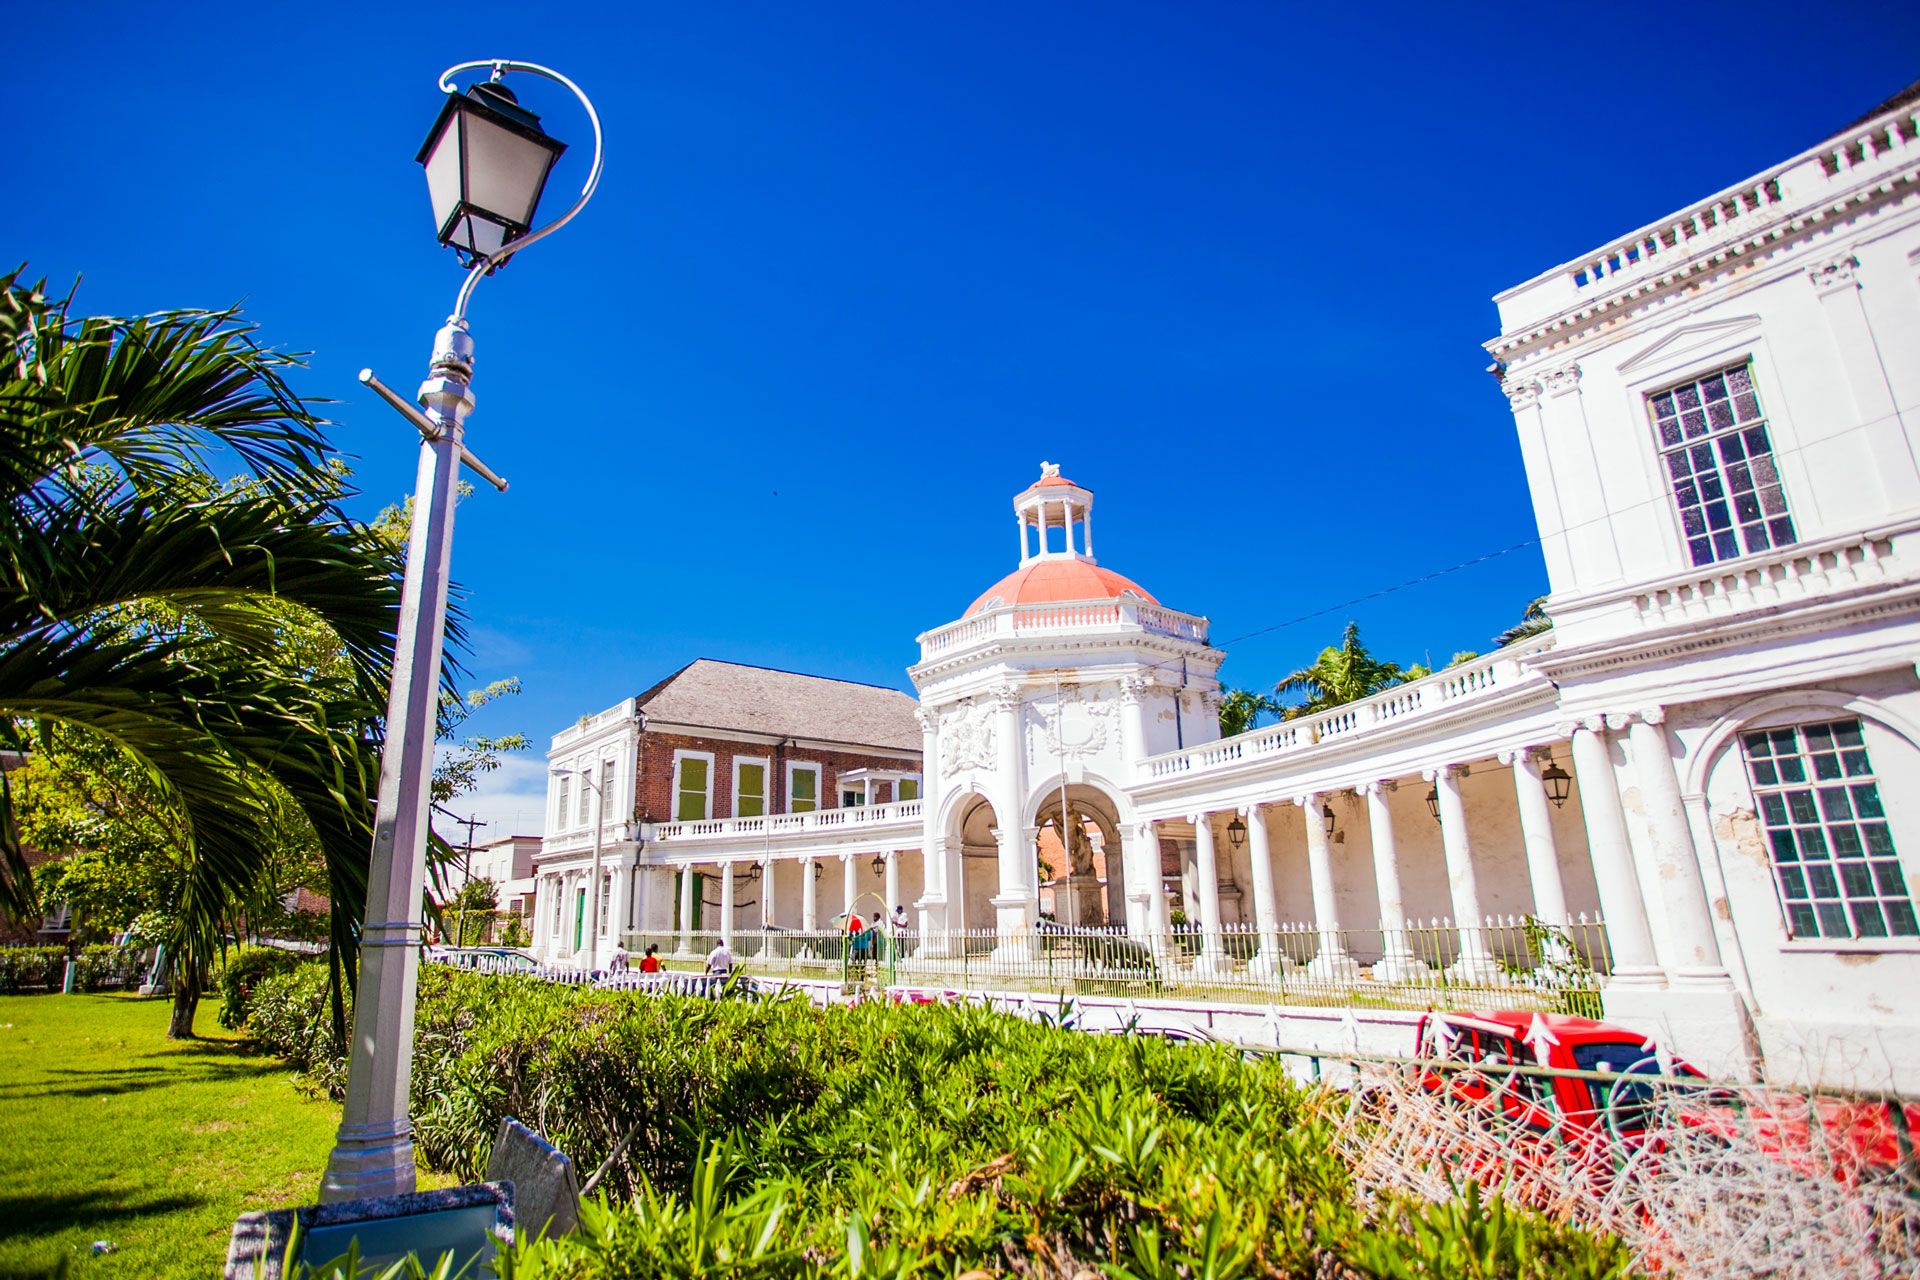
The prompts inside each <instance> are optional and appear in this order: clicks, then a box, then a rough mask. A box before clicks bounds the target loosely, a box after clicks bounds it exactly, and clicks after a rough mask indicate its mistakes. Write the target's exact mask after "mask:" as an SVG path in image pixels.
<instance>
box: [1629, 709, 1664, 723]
mask: <svg viewBox="0 0 1920 1280" xmlns="http://www.w3.org/2000/svg"><path fill="white" fill-rule="evenodd" d="M1634 714H1635V715H1637V716H1639V717H1640V718H1641V719H1642V720H1644V721H1646V722H1647V723H1648V724H1665V723H1666V720H1667V709H1666V708H1665V707H1659V706H1655V707H1641V708H1640V709H1639V710H1638V711H1636V712H1634Z"/></svg>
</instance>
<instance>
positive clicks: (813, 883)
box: [800, 858, 820, 933]
mask: <svg viewBox="0 0 1920 1280" xmlns="http://www.w3.org/2000/svg"><path fill="white" fill-rule="evenodd" d="M819 928H820V879H819V875H818V864H816V863H815V862H814V860H813V859H812V858H802V859H800V931H801V932H802V933H814V932H816V931H817V930H818V929H819Z"/></svg>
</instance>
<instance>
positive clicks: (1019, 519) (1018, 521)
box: [1013, 512, 1030, 564]
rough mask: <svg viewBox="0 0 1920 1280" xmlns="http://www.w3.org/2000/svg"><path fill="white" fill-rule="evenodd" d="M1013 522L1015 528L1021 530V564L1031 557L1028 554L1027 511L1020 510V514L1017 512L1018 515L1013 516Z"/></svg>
mask: <svg viewBox="0 0 1920 1280" xmlns="http://www.w3.org/2000/svg"><path fill="white" fill-rule="evenodd" d="M1013 524H1014V528H1016V529H1018V530H1019V531H1020V563H1021V564H1025V563H1026V562H1027V561H1028V559H1029V558H1030V557H1029V556H1028V555H1027V516H1026V513H1025V512H1020V513H1019V514H1017V515H1015V516H1014V517H1013Z"/></svg>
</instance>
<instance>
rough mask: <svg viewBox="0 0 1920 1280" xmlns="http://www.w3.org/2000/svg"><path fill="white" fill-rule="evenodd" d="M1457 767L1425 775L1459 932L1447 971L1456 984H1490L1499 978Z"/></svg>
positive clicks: (1448, 767)
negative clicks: (1435, 801)
mask: <svg viewBox="0 0 1920 1280" xmlns="http://www.w3.org/2000/svg"><path fill="white" fill-rule="evenodd" d="M1464 772H1465V769H1464V768H1463V767H1462V766H1460V765H1451V764H1447V765H1440V766H1439V767H1437V768H1433V769H1429V770H1427V771H1426V773H1425V775H1424V776H1425V777H1426V779H1427V780H1428V781H1429V782H1431V783H1433V785H1434V789H1435V790H1436V791H1437V792H1438V793H1439V797H1440V842H1441V845H1442V847H1443V848H1444V849H1445V852H1446V859H1447V888H1448V890H1449V892H1450V893H1451V895H1452V898H1453V916H1454V924H1455V926H1456V927H1457V928H1458V929H1459V933H1460V955H1459V958H1458V959H1457V960H1455V961H1454V963H1453V966H1452V967H1451V968H1450V969H1448V971H1447V973H1448V976H1449V977H1451V978H1453V979H1454V980H1455V981H1458V982H1490V981H1493V980H1494V979H1495V978H1497V977H1499V975H1500V966H1499V965H1498V964H1497V963H1495V962H1494V959H1493V954H1492V952H1491V951H1489V950H1488V948H1487V930H1486V926H1487V915H1486V909H1485V908H1484V907H1483V906H1482V905H1481V899H1480V881H1479V877H1478V875H1477V874H1476V873H1475V870H1474V865H1473V845H1472V842H1471V840H1470V839H1469V838H1468V834H1467V806H1466V801H1465V800H1464V799H1463V798H1462V797H1461V795H1460V777H1461V775H1462V774H1463V773H1464Z"/></svg>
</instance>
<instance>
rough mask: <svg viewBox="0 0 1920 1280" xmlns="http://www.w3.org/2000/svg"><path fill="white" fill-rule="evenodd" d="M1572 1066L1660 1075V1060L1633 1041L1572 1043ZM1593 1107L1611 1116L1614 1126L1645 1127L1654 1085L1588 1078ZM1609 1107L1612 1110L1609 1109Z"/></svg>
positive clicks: (1624, 1072) (1631, 1073) (1644, 1046)
mask: <svg viewBox="0 0 1920 1280" xmlns="http://www.w3.org/2000/svg"><path fill="white" fill-rule="evenodd" d="M1573 1065H1574V1066H1575V1067H1577V1068H1578V1069H1579V1070H1581V1071H1598V1072H1619V1073H1620V1074H1622V1075H1625V1076H1629V1077H1634V1076H1659V1075H1660V1074H1661V1071H1660V1060H1659V1058H1658V1057H1656V1056H1655V1054H1654V1052H1653V1049H1652V1048H1651V1047H1649V1046H1648V1045H1646V1044H1635V1043H1633V1042H1632V1041H1630V1040H1596V1041H1592V1042H1590V1043H1587V1044H1576V1045H1574V1046H1573ZM1586 1086H1587V1092H1588V1093H1589V1094H1590V1095H1591V1096H1592V1098H1593V1109H1594V1110H1595V1111H1596V1112H1598V1113H1600V1114H1602V1115H1606V1116H1607V1117H1608V1123H1609V1125H1611V1126H1612V1127H1613V1128H1615V1129H1644V1128H1645V1127H1646V1112H1647V1104H1648V1103H1650V1102H1651V1101H1653V1086H1652V1085H1651V1084H1648V1083H1645V1082H1643V1081H1641V1080H1638V1079H1631V1078H1629V1079H1624V1080H1617V1081H1609V1080H1588V1081H1587V1082H1586ZM1609 1108H1611V1111H1610V1112H1609Z"/></svg>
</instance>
